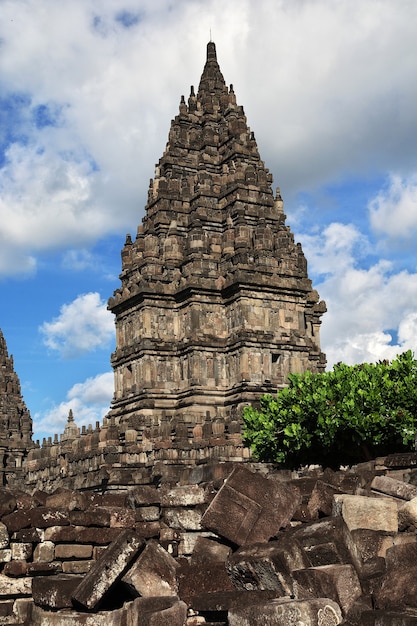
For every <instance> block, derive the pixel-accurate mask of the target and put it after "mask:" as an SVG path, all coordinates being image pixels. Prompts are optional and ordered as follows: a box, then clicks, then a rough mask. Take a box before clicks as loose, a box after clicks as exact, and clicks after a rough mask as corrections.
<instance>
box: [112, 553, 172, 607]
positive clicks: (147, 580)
mask: <svg viewBox="0 0 417 626" xmlns="http://www.w3.org/2000/svg"><path fill="white" fill-rule="evenodd" d="M177 567H178V564H177V562H176V561H175V559H174V558H173V557H172V556H171V555H170V554H168V552H167V551H166V550H164V548H163V547H162V546H160V545H159V544H158V543H157V542H156V541H149V542H148V544H147V545H146V547H145V548H144V550H142V552H141V553H140V555H139V557H138V558H137V559H136V561H135V563H134V564H133V565H132V566H131V567H130V569H129V571H128V572H127V573H126V574H125V575H124V577H123V578H122V581H123V582H124V583H125V584H126V585H128V587H129V588H130V589H132V590H134V593H135V594H137V595H140V596H142V597H149V596H155V597H157V596H176V595H177V594H178V584H177V578H176V571H177Z"/></svg>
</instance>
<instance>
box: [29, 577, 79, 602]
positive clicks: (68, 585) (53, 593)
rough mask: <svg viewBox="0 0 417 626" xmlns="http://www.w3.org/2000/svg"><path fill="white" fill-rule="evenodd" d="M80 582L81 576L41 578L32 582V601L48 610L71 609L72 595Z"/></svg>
mask: <svg viewBox="0 0 417 626" xmlns="http://www.w3.org/2000/svg"><path fill="white" fill-rule="evenodd" d="M81 581H82V577H81V576H65V575H64V574H58V575H57V576H43V577H38V578H34V579H33V581H32V596H33V601H34V602H35V604H37V605H38V606H41V607H43V608H48V609H65V608H71V607H72V600H71V597H72V594H73V593H74V591H75V589H76V588H77V587H78V585H79V584H80V582H81Z"/></svg>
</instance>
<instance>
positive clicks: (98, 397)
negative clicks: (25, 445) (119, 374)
mask: <svg viewBox="0 0 417 626" xmlns="http://www.w3.org/2000/svg"><path fill="white" fill-rule="evenodd" d="M113 390H114V379H113V373H112V372H106V373H104V374H98V375H97V376H95V377H94V378H88V379H87V380H86V381H84V382H83V383H77V384H76V385H74V386H73V387H72V388H71V389H70V390H69V391H68V393H67V399H66V400H65V401H63V402H61V403H60V404H59V405H57V406H52V407H51V408H50V409H49V410H47V411H46V412H45V413H44V414H43V415H40V414H39V413H38V414H36V415H35V416H34V420H33V421H34V433H35V435H34V438H35V439H39V438H42V437H51V436H52V434H58V435H60V434H61V433H63V432H64V428H65V425H66V423H67V419H68V414H69V411H70V409H71V410H72V412H73V415H74V421H75V423H76V424H77V426H78V427H82V426H86V427H88V425H89V424H91V425H92V427H93V428H95V426H96V422H100V423H101V422H102V420H103V417H104V416H105V415H106V414H107V413H108V411H109V408H110V403H111V400H112V398H113Z"/></svg>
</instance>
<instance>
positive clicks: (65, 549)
mask: <svg viewBox="0 0 417 626" xmlns="http://www.w3.org/2000/svg"><path fill="white" fill-rule="evenodd" d="M92 554H93V546H92V545H91V544H77V543H76V544H71V543H61V544H59V545H57V546H56V547H55V558H56V559H91V557H92Z"/></svg>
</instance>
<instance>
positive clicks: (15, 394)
mask: <svg viewBox="0 0 417 626" xmlns="http://www.w3.org/2000/svg"><path fill="white" fill-rule="evenodd" d="M31 438H32V418H31V417H30V413H29V411H28V409H27V407H26V404H25V402H24V400H23V397H22V393H21V389H20V382H19V378H18V376H17V374H16V372H15V371H14V363H13V357H12V356H9V354H8V352H7V346H6V340H5V338H4V336H3V333H2V331H1V330H0V456H1V457H3V462H2V463H0V468H1V469H0V473H1V474H7V472H8V471H10V472H15V468H16V467H17V468H20V467H21V462H22V458H23V457H24V456H25V454H26V452H27V451H28V450H29V449H30V448H32V447H33V443H32V439H31ZM4 468H6V469H4ZM0 480H2V484H6V483H7V482H8V480H7V479H6V477H5V476H3V477H2V478H0Z"/></svg>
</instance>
